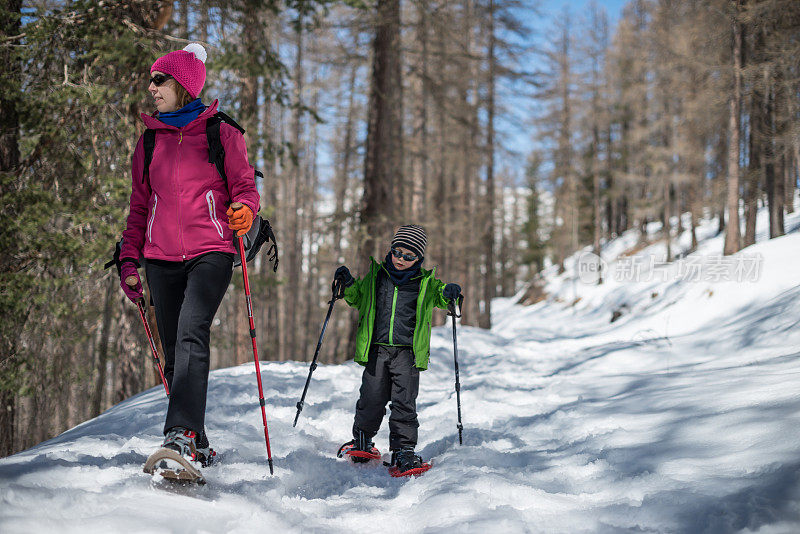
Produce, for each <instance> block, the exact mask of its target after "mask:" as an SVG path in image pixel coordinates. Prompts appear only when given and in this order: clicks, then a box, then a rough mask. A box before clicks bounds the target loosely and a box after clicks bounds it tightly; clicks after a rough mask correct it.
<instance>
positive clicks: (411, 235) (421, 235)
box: [392, 224, 428, 258]
mask: <svg viewBox="0 0 800 534" xmlns="http://www.w3.org/2000/svg"><path fill="white" fill-rule="evenodd" d="M427 244H428V237H427V236H426V235H425V228H423V227H422V226H419V225H418V224H406V225H403V226H401V227H400V228H398V230H397V233H396V234H395V235H394V239H392V248H395V247H404V248H407V249H408V250H410V251H411V252H413V253H414V254H416V255H417V256H418V257H420V258H422V257H423V256H425V246H426V245H427Z"/></svg>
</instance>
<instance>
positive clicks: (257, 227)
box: [142, 111, 278, 272]
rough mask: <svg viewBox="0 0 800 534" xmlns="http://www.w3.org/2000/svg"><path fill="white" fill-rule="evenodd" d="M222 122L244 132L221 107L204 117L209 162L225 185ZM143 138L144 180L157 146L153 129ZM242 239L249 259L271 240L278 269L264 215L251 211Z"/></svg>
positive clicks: (258, 173) (271, 255)
mask: <svg viewBox="0 0 800 534" xmlns="http://www.w3.org/2000/svg"><path fill="white" fill-rule="evenodd" d="M223 122H225V123H228V124H230V125H231V126H233V127H234V128H236V129H237V130H239V131H240V132H241V133H242V134H244V128H242V127H241V126H239V125H238V124H237V123H236V121H235V120H233V119H232V118H230V117H229V116H228V115H227V114H225V113H223V112H221V111H218V112H217V113H215V114H214V115H213V116H212V117H210V118H209V119H208V120H207V121H206V139H207V140H208V162H209V163H213V164H214V166H216V167H217V172H218V173H219V175H220V176H221V177H222V179H223V180H224V181H225V185H226V186H227V184H228V177H227V176H226V175H225V147H223V146H222V140H221V138H220V133H219V128H220V124H222V123H223ZM142 142H143V147H144V169H143V172H142V183H144V181H145V180H149V179H150V162H152V161H153V151H154V150H155V147H156V131H155V130H152V129H150V128H148V129H147V130H145V131H144V135H143V140H142ZM255 176H260V177H261V178H262V179H263V178H264V174H263V173H262V172H261V171H259V170H258V169H256V170H255ZM255 176H254V178H255ZM242 241H243V242H244V250H245V258H246V259H247V261H251V260H252V259H253V258H255V257H256V255H257V254H258V251H259V250H260V249H261V246H262V245H263V244H264V243H266V242H267V241H270V242H271V243H270V246H269V249H267V258H268V261H271V262H273V264H272V270H273V272H276V271H277V270H278V243H277V241H276V240H275V234H274V233H273V231H272V226H270V224H269V221H268V220H267V219H263V218H261V216H260V215H257V214H254V216H253V225H252V226H251V227H250V230H249V231H248V232H247V233H246V234H245V235H243V236H242ZM238 243H239V240H238V239H237V237H236V236H235V235H234V237H233V244H234V246H235V247H236V248H237V250H238ZM241 264H242V261H241V258H240V257H239V255H238V254H237V255H236V257H235V258H234V262H233V266H234V267H238V266H239V265H241Z"/></svg>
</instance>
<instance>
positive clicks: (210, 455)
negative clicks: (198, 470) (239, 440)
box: [195, 432, 219, 467]
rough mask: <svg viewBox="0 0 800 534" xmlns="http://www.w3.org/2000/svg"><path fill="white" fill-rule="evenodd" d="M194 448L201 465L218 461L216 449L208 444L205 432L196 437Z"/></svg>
mask: <svg viewBox="0 0 800 534" xmlns="http://www.w3.org/2000/svg"><path fill="white" fill-rule="evenodd" d="M195 450H196V451H197V461H198V462H200V465H201V466H202V467H209V466H211V465H214V464H216V463H217V462H218V461H219V457H218V456H217V451H215V450H214V449H212V448H211V446H210V445H209V443H208V438H207V437H206V433H205V432H203V433H202V434H200V435H199V436H198V437H197V440H196V441H195Z"/></svg>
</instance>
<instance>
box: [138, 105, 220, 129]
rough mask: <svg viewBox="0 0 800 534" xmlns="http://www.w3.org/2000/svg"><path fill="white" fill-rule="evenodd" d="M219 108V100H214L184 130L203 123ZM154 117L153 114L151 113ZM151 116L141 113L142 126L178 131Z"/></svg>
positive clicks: (175, 127) (174, 127)
mask: <svg viewBox="0 0 800 534" xmlns="http://www.w3.org/2000/svg"><path fill="white" fill-rule="evenodd" d="M218 106H219V100H214V101H213V102H212V103H211V105H209V106H208V107H207V108H206V110H205V111H204V112H202V113H201V114H200V115H198V116H197V118H196V119H195V120H193V121H192V122H190V123H189V124H187V125H186V126H184V128H190V127H191V126H192V125H193V124H195V123H197V122H199V121H205V120H206V119H208V118H209V117H211V116H213V115H214V114H215V113H216V112H217V107H218ZM153 115H155V112H154V113H153ZM153 115H148V114H147V113H142V120H143V121H144V125H145V126H147V127H148V128H150V129H151V130H180V128H178V127H177V126H170V125H169V124H164V123H163V122H161V121H160V120H158V118H157V117H154V116H153Z"/></svg>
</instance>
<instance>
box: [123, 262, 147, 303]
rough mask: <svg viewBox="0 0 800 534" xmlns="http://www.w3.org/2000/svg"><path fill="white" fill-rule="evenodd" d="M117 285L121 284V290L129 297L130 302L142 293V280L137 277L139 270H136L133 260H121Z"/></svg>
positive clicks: (140, 296) (137, 298)
mask: <svg viewBox="0 0 800 534" xmlns="http://www.w3.org/2000/svg"><path fill="white" fill-rule="evenodd" d="M119 285H120V286H122V291H124V292H125V296H126V297H128V298H129V299H131V302H134V303H135V302H136V301H137V300H139V299H140V298H142V296H143V295H144V294H143V293H142V281H141V280H140V279H139V271H137V270H136V265H135V264H134V263H133V262H130V261H126V262H123V263H122V265H121V266H120V268H119Z"/></svg>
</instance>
